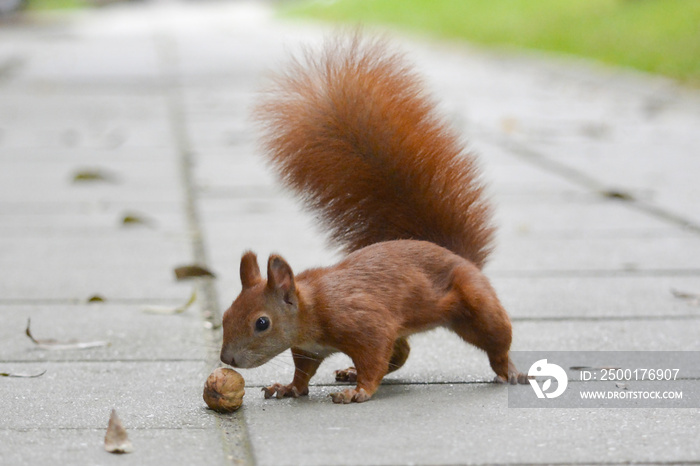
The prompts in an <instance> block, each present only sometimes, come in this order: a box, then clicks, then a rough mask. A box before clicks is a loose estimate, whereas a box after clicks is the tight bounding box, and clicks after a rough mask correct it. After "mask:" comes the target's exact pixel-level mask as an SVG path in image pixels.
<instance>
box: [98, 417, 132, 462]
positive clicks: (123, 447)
mask: <svg viewBox="0 0 700 466" xmlns="http://www.w3.org/2000/svg"><path fill="white" fill-rule="evenodd" d="M105 450H107V451H108V452H110V453H117V454H121V453H131V452H132V451H134V446H133V445H132V444H131V440H129V435H128V434H127V433H126V429H125V428H124V426H123V425H122V421H121V420H120V419H119V416H117V410H116V409H113V410H112V414H111V415H110V416H109V424H108V425H107V433H106V434H105Z"/></svg>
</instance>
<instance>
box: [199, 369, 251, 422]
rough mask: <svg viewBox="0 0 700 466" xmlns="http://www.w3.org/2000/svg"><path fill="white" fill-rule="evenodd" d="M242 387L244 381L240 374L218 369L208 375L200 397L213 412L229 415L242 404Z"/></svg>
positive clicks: (243, 392) (230, 370) (243, 393)
mask: <svg viewBox="0 0 700 466" xmlns="http://www.w3.org/2000/svg"><path fill="white" fill-rule="evenodd" d="M244 386H245V380H243V376H242V375H241V374H239V373H238V372H236V371H234V370H233V369H229V368H226V367H219V368H218V369H216V370H214V372H212V373H211V374H209V377H208V378H207V381H206V383H205V384H204V393H203V395H202V397H203V398H204V402H205V403H206V404H207V406H209V407H210V408H211V409H213V410H214V411H218V412H220V413H230V412H233V411H235V410H237V409H238V408H240V407H241V405H242V404H243V395H245V390H244V389H243V388H244Z"/></svg>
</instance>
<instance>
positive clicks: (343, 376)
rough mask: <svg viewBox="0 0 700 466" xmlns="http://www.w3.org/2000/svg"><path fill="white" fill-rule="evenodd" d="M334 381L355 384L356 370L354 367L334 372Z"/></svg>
mask: <svg viewBox="0 0 700 466" xmlns="http://www.w3.org/2000/svg"><path fill="white" fill-rule="evenodd" d="M335 381H336V382H347V383H356V382H357V369H355V368H354V367H348V368H347V369H342V370H338V371H335Z"/></svg>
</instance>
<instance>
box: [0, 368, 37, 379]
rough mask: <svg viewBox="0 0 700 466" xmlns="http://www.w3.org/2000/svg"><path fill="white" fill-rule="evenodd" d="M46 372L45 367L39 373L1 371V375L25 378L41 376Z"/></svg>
mask: <svg viewBox="0 0 700 466" xmlns="http://www.w3.org/2000/svg"><path fill="white" fill-rule="evenodd" d="M44 374H46V369H44V370H43V371H42V372H39V373H38V374H20V373H12V372H0V377H18V378H23V379H33V378H35V377H41V376H42V375H44Z"/></svg>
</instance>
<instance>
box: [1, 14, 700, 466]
mask: <svg viewBox="0 0 700 466" xmlns="http://www.w3.org/2000/svg"><path fill="white" fill-rule="evenodd" d="M328 31H329V30H328V29H324V28H323V27H321V26H318V25H313V24H307V23H290V22H287V23H284V22H280V21H278V20H274V19H273V17H272V15H271V11H270V10H269V8H268V6H266V4H261V3H259V2H201V3H198V2H183V3H178V2H166V1H160V2H152V3H128V4H116V5H113V6H110V7H109V8H104V9H100V10H92V11H88V12H80V13H76V14H68V15H57V16H44V17H36V18H34V19H32V20H27V21H24V22H20V23H17V22H15V23H12V24H8V25H2V26H0V265H1V267H0V319H1V321H2V326H0V372H9V373H20V374H22V373H23V374H37V373H40V372H42V371H44V370H45V371H46V373H45V374H44V375H43V376H41V377H36V378H7V377H0V402H1V404H2V407H1V409H0V412H1V413H2V414H1V415H0V445H2V446H1V447H0V464H2V465H18V464H19V465H21V464H32V465H36V464H39V465H40V464H76V465H81V464H118V463H119V464H127V463H128V464H139V465H149V464H188V465H189V464H261V465H280V464H493V463H496V464H530V463H542V464H552V463H556V464H593V463H595V464H629V463H640V464H644V463H646V464H650V463H653V464H677V463H683V464H698V463H700V444H699V443H698V441H697V438H698V433H699V427H700V410H698V409H651V408H635V409H573V408H572V409H515V408H508V388H506V387H503V386H498V385H494V384H491V383H487V382H488V381H489V380H490V379H491V378H492V376H493V375H492V373H491V371H490V368H489V367H488V364H487V361H486V358H485V356H484V355H483V354H481V353H479V352H478V351H477V350H475V349H474V348H471V347H468V346H466V345H464V344H463V343H462V342H461V341H460V340H459V339H458V338H457V337H455V336H454V335H452V334H449V333H447V332H442V331H436V332H432V333H428V334H424V335H419V336H416V337H415V338H414V339H413V340H412V348H413V349H412V353H411V357H410V358H409V361H408V362H407V364H406V366H405V367H404V368H402V369H401V370H399V371H397V372H396V373H394V374H391V375H390V376H389V377H388V378H387V381H386V383H385V384H384V386H382V388H381V389H380V391H379V392H378V394H377V396H376V399H373V400H372V401H371V402H369V403H365V404H362V405H352V406H336V405H333V404H332V403H331V402H330V399H329V398H328V397H327V395H328V393H330V392H331V391H333V390H334V389H335V384H334V383H333V380H332V371H333V370H334V369H337V368H340V367H343V366H344V365H346V364H348V363H349V361H348V359H347V358H346V357H345V356H342V355H337V356H334V357H332V358H330V359H329V361H328V362H325V363H324V364H323V365H322V367H321V369H320V371H319V374H318V375H317V377H316V379H315V384H314V386H312V388H311V393H310V396H309V398H308V399H300V400H264V399H263V397H262V394H261V393H260V391H259V390H260V387H262V386H263V385H266V384H269V383H272V382H284V381H287V380H288V379H290V378H291V374H292V371H293V367H292V364H291V357H290V356H289V354H283V355H281V356H280V357H278V358H276V359H275V360H273V361H271V362H270V363H268V364H267V365H265V366H263V367H261V368H258V369H253V370H245V371H241V372H242V373H243V376H244V377H245V379H246V391H247V394H246V397H245V398H244V406H243V408H242V409H241V410H240V411H238V412H236V413H235V414H233V415H225V416H224V415H217V414H213V413H212V412H210V411H208V410H207V409H206V408H205V406H204V403H203V401H202V399H201V391H202V386H203V383H204V380H205V378H206V376H207V375H208V373H209V372H210V371H211V370H212V369H213V368H215V367H216V366H217V365H218V364H219V363H218V361H217V356H218V345H219V341H220V338H221V335H220V332H219V330H216V329H214V330H212V329H211V326H212V324H214V326H216V324H217V323H218V322H219V320H220V312H221V310H222V309H224V308H225V307H227V305H228V303H229V302H230V301H231V300H232V299H233V298H234V297H235V296H236V294H237V292H238V290H239V288H240V285H239V283H238V277H237V273H238V272H237V270H238V261H239V259H240V255H241V253H242V252H243V251H244V250H247V249H253V250H255V251H256V252H257V253H258V254H259V256H260V257H266V256H267V254H269V253H270V252H273V251H274V252H279V253H281V254H283V255H284V256H285V257H286V258H287V259H288V261H289V262H290V264H291V265H292V267H293V268H294V269H295V270H297V271H299V270H303V269H304V268H307V267H311V266H317V265H324V264H330V263H332V262H333V261H334V260H335V259H337V257H338V254H337V253H336V252H335V251H333V250H331V249H328V248H327V247H325V243H324V237H323V235H322V234H321V233H320V232H319V230H318V228H317V226H316V225H315V223H314V219H313V218H312V217H311V216H310V215H308V214H305V213H303V212H301V211H300V209H299V207H298V206H297V205H296V204H295V203H294V201H293V200H292V199H291V198H290V197H289V195H288V194H287V193H285V192H283V191H281V190H280V189H279V187H278V185H277V184H276V183H275V180H274V179H273V178H272V177H271V176H270V174H269V173H268V172H267V171H266V169H265V167H264V166H263V164H262V163H261V161H260V158H259V157H258V154H257V150H258V149H257V148H256V146H255V139H254V133H253V131H252V126H251V124H250V122H249V119H248V111H249V108H250V106H251V104H252V103H253V101H254V99H255V90H256V89H257V88H258V86H259V84H260V82H261V80H262V78H263V76H264V74H265V71H266V70H268V69H273V68H274V67H275V66H276V65H278V64H279V63H280V62H282V61H283V60H284V57H285V56H286V54H287V52H288V51H290V50H291V51H294V50H298V47H299V45H300V44H302V43H318V42H319V41H320V40H321V38H322V37H323V36H324V34H326V33H328ZM396 41H397V42H399V43H400V44H401V46H402V47H403V48H404V49H405V50H406V51H407V52H408V53H409V55H410V57H411V58H412V59H413V60H414V61H415V62H416V63H417V65H418V67H419V69H420V70H421V72H423V73H424V74H425V75H426V82H427V83H428V85H429V87H430V88H431V89H433V90H434V92H435V94H436V96H437V97H438V98H439V99H440V101H441V106H442V108H443V110H444V112H445V113H446V114H447V115H448V116H449V117H450V118H451V119H452V120H453V121H454V123H455V125H456V126H457V127H458V128H459V129H460V130H462V131H463V132H464V133H465V135H466V136H467V138H468V139H469V141H470V144H471V146H472V147H473V149H474V150H475V151H476V152H478V153H479V154H480V155H481V164H482V165H483V167H484V172H485V177H486V179H487V182H488V184H489V190H490V193H491V194H492V197H493V199H494V204H495V206H496V212H497V214H496V217H497V221H498V224H499V226H500V229H499V236H498V247H497V249H496V252H495V254H494V256H493V259H492V261H491V263H490V264H489V265H488V267H487V269H486V272H487V274H488V275H489V276H490V277H491V278H492V280H493V283H494V285H495V287H496V288H497V290H498V292H499V295H500V296H501V299H502V301H503V302H504V304H505V305H506V307H507V308H508V310H509V312H510V314H511V315H512V317H513V321H514V331H515V337H514V344H513V348H514V349H515V350H519V351H523V350H543V351H577V350H587V351H602V350H610V351H612V350H628V351H638V350H655V351H679V350H682V351H691V350H692V351H700V339H698V334H700V307H698V305H697V303H693V301H692V300H682V299H679V298H677V297H674V295H673V294H672V293H671V290H672V289H675V290H681V291H685V292H689V293H700V208H698V206H699V205H700V188H698V186H700V184H698V181H697V178H698V173H700V152H699V149H698V146H699V145H700V144H699V143H700V132H699V131H698V129H700V111H698V109H700V94H698V92H697V91H692V90H688V89H684V88H681V87H679V86H676V85H674V84H673V83H671V82H669V81H667V80H665V79H662V78H657V77H651V76H645V75H641V74H637V73H634V72H629V71H621V70H616V69H608V68H599V67H596V66H594V65H591V64H589V63H586V62H582V61H578V60H574V59H571V58H566V57H548V56H541V55H538V54H517V55H516V54H511V53H505V52H500V53H499V52H492V51H491V52H490V51H484V50H481V49H478V48H473V47H469V46H466V45H463V44H455V43H452V44H445V43H431V42H426V41H422V40H419V39H416V38H412V39H409V38H405V37H403V38H402V37H401V36H397V37H396ZM86 169H90V170H99V171H101V172H103V173H106V174H107V175H108V176H109V178H110V179H109V180H107V181H102V182H100V181H92V182H82V183H75V182H73V181H72V179H73V176H74V175H75V174H76V173H77V172H79V171H82V170H86ZM611 192H616V193H618V194H623V195H624V196H623V197H625V199H620V196H617V197H615V196H612V197H611V196H610V195H606V193H607V194H610V193H611ZM133 214H137V215H140V216H142V217H144V218H146V219H147V220H148V223H147V224H146V225H133V226H124V225H122V219H123V217H124V216H125V215H133ZM192 262H197V263H200V264H202V265H205V266H207V267H209V268H210V269H211V270H213V271H214V272H215V273H216V275H217V278H216V280H200V281H195V282H176V281H175V279H174V275H173V272H172V269H173V268H174V267H176V266H179V265H183V264H188V263H192ZM193 289H195V290H196V291H197V293H198V299H197V302H196V304H195V305H194V306H193V307H192V308H190V309H188V310H187V311H185V312H184V313H182V314H178V315H153V314H146V313H144V312H143V308H144V306H146V305H153V304H158V305H170V306H176V305H180V304H183V303H184V302H185V301H187V299H188V297H189V296H190V293H191V292H192V290H193ZM96 294H98V295H100V296H103V297H104V299H105V301H104V302H102V303H87V299H88V298H89V297H91V296H93V295H96ZM28 318H31V319H32V331H33V333H34V335H35V337H37V338H55V339H58V340H69V339H78V340H80V341H94V340H107V341H108V342H109V346H105V347H99V348H93V349H82V350H77V349H75V350H64V351H52V350H47V349H41V348H38V347H36V346H35V345H34V344H33V343H32V342H31V341H29V339H27V337H26V336H25V335H24V329H25V325H26V322H27V319H28ZM693 380H694V383H696V384H697V383H698V382H697V379H693ZM692 382H693V381H692V380H691V383H692ZM520 389H523V390H529V387H520ZM112 408H116V409H117V411H118V413H119V415H120V417H121V419H122V421H123V423H124V425H125V427H126V428H127V430H128V432H129V434H130V437H131V439H132V442H133V444H134V452H133V453H131V454H129V455H125V456H121V457H119V456H114V455H110V454H108V453H106V452H105V451H104V450H103V449H102V441H103V437H104V432H105V429H106V426H107V421H108V419H109V414H110V411H111V409H112Z"/></svg>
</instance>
